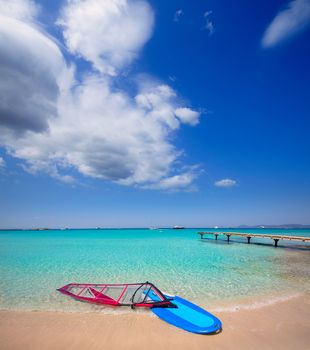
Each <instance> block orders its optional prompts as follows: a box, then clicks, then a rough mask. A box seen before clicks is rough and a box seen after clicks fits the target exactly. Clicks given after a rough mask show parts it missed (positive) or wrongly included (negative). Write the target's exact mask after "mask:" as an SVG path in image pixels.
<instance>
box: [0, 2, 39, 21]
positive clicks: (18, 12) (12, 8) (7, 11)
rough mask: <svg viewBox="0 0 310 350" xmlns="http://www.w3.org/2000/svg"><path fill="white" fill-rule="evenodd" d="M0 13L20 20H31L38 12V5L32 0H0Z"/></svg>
mask: <svg viewBox="0 0 310 350" xmlns="http://www.w3.org/2000/svg"><path fill="white" fill-rule="evenodd" d="M0 13H1V14H2V15H5V16H9V17H13V18H16V19H20V20H26V21H33V20H34V19H35V17H36V16H37V14H38V13H39V7H38V5H37V4H36V3H35V2H34V1H32V0H10V1H7V0H0Z"/></svg>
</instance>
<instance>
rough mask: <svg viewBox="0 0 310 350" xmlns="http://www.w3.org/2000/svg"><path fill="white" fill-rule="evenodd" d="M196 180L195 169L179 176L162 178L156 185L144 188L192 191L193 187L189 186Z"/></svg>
mask: <svg viewBox="0 0 310 350" xmlns="http://www.w3.org/2000/svg"><path fill="white" fill-rule="evenodd" d="M196 178H197V173H196V169H195V167H194V168H193V169H191V170H189V171H186V172H184V173H183V174H180V175H174V176H170V177H167V178H163V179H161V180H160V181H158V182H157V183H154V184H151V185H146V186H145V188H149V189H156V190H167V191H179V190H186V191H194V190H195V187H193V186H191V185H192V182H193V181H194V180H195V179H196Z"/></svg>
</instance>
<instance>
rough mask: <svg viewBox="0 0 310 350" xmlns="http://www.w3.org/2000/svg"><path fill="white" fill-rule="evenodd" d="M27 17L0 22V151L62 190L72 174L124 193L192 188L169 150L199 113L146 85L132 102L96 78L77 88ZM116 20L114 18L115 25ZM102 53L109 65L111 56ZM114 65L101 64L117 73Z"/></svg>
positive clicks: (161, 87)
mask: <svg viewBox="0 0 310 350" xmlns="http://www.w3.org/2000/svg"><path fill="white" fill-rule="evenodd" d="M25 3H28V2H25ZM80 3H81V2H80V1H75V2H70V3H69V5H70V4H71V5H72V6H73V5H74V4H77V5H78V4H80ZM85 3H88V4H92V3H93V2H92V1H86V2H85ZM124 3H126V4H127V2H124ZM134 3H135V5H136V6H138V4H142V2H134ZM143 4H145V3H144V2H143ZM143 6H144V5H143ZM109 11H110V10H108V12H109ZM25 13H27V11H25ZM17 17H18V18H24V19H23V20H20V19H16V18H17ZM26 17H27V16H26ZM26 17H21V15H20V12H18V14H17V15H16V16H13V14H12V13H10V14H9V15H1V21H0V71H1V77H2V80H1V81H0V135H1V137H0V145H2V146H4V147H5V148H6V149H7V152H8V153H9V154H10V155H11V156H13V157H16V158H19V159H21V160H23V161H24V165H23V167H24V169H26V170H27V171H29V172H31V173H37V172H45V173H48V174H49V175H50V176H52V177H55V178H57V179H59V180H61V181H64V182H68V183H70V182H74V181H75V179H74V177H73V176H72V173H74V171H77V172H79V173H80V174H82V175H84V176H87V177H92V178H98V179H103V180H108V181H113V182H115V183H118V184H122V185H138V186H140V187H144V188H153V189H172V188H173V189H177V188H179V189H182V190H187V189H188V188H190V187H191V183H192V181H194V179H195V177H196V176H197V174H196V172H195V168H192V169H191V170H184V168H183V166H180V169H179V171H176V170H175V168H176V166H175V164H176V163H175V162H176V161H177V160H179V158H180V155H181V154H182V151H180V150H177V149H176V148H175V147H174V145H173V144H172V143H171V133H172V132H173V131H174V130H176V129H178V128H179V127H180V126H181V124H183V123H185V124H186V123H187V124H190V125H195V124H197V123H198V119H199V113H198V112H195V111H193V110H191V109H190V108H188V107H186V106H184V105H183V104H182V103H181V102H180V100H179V98H178V96H177V93H176V92H175V91H174V90H173V89H172V88H171V87H169V86H168V85H166V84H162V83H155V82H154V81H152V79H150V78H144V79H140V81H139V82H138V87H137V88H138V93H137V94H136V96H131V95H129V94H128V93H127V92H126V91H125V90H121V89H120V88H119V87H118V88H116V87H115V84H114V78H113V77H108V76H107V75H105V74H102V73H100V72H98V71H90V72H88V74H86V75H85V76H84V77H82V78H80V79H79V82H78V81H77V80H75V71H74V69H73V68H70V67H69V66H68V65H67V64H66V62H65V60H64V57H63V55H62V53H61V51H60V49H59V48H58V46H57V44H56V43H55V42H54V41H53V40H52V39H51V38H50V37H49V36H47V35H46V34H44V33H43V32H41V31H40V29H39V27H37V26H36V25H35V24H34V23H35V18H33V17H31V16H30V17H31V19H29V20H28V19H26ZM30 17H29V18H30ZM27 18H28V17H27ZM103 18H105V16H104V15H103ZM134 18H135V15H134ZM121 20H122V16H119V17H116V19H115V22H116V23H114V25H115V26H117V21H121ZM149 20H150V21H151V22H152V20H153V19H152V18H150V19H149ZM128 23H131V22H130V21H128ZM132 25H134V24H132ZM151 25H152V23H151V24H150V26H151ZM65 30H66V29H65ZM123 30H124V31H125V32H126V31H128V28H127V27H126V28H123ZM129 32H130V31H129ZM83 33H84V34H83V35H86V34H85V32H83ZM122 34H123V35H125V34H124V33H122ZM97 35H100V33H99V34H98V33H97ZM84 39H86V37H85V38H84ZM90 39H91V40H94V37H93V33H91V34H90ZM97 39H98V38H97ZM99 39H100V36H99ZM99 39H98V40H99ZM7 42H10V45H7ZM81 45H82V46H83V45H84V43H82V44H81ZM116 46H117V45H116ZM102 50H103V49H102ZM107 50H108V51H107V52H108V54H107V56H106V57H109V55H110V54H111V50H112V48H111V47H108V48H107ZM115 52H116V53H117V52H119V47H115ZM103 53H104V52H103V51H101V54H103ZM103 56H104V55H103ZM132 58H133V56H132ZM112 61H113V60H112ZM112 61H111V60H110V59H108V61H106V60H103V61H102V62H101V63H102V64H103V66H104V65H105V64H107V62H110V63H111V65H112V66H113V67H114V68H115V67H116V66H114V65H113V62H112ZM127 63H128V62H127ZM94 64H95V62H94ZM123 64H125V62H123ZM118 68H119V67H118ZM103 71H104V70H103ZM72 170H74V171H73V172H72Z"/></svg>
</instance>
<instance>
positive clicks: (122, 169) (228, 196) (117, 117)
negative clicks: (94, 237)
mask: <svg viewBox="0 0 310 350" xmlns="http://www.w3.org/2000/svg"><path fill="white" fill-rule="evenodd" d="M10 4H11V5H10V6H8V5H7V2H6V1H2V0H0V16H1V17H0V19H1V21H0V72H1V73H0V74H1V76H2V79H1V80H2V82H0V207H1V211H0V226H1V228H7V227H11V228H14V227H42V226H44V227H45V226H46V227H67V226H68V227H94V226H103V227H140V226H142V227H143V226H146V227H148V226H172V225H185V226H191V227H199V226H200V227H203V226H215V225H218V226H220V225H221V226H234V225H240V224H248V225H258V224H283V223H301V224H309V217H310V185H309V180H310V165H309V159H310V157H309V153H310V152H309V150H310V145H309V144H310V141H309V137H308V134H309V115H310V106H309V101H310V88H309V81H310V68H309V62H310V49H309V42H310V30H309V29H310V1H309V0H294V1H268V2H262V1H251V2H248V1H237V2H231V1H197V2H195V3H194V4H193V3H189V2H188V1H169V2H167V1H148V2H147V1H118V0H111V1H96V0H85V1H80V0H78V1H74V2H72V1H71V2H67V1H53V2H50V1H43V0H42V1H36V2H34V1H29V0H27V1H26V0H14V1H12V2H10ZM8 42H9V43H10V45H8Z"/></svg>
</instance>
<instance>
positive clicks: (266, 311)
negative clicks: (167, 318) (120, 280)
mask: <svg viewBox="0 0 310 350" xmlns="http://www.w3.org/2000/svg"><path fill="white" fill-rule="evenodd" d="M253 302H254V303H255V301H254V300H253ZM210 311H211V309H210ZM213 312H214V311H213ZM214 313H215V315H216V316H217V317H219V318H220V319H221V320H222V322H223V331H222V332H221V333H220V334H217V335H209V336H203V335H196V334H192V333H188V332H185V331H183V330H180V329H178V328H176V327H173V326H171V325H169V324H167V323H165V322H163V321H161V320H160V319H158V318H157V317H156V316H155V315H153V314H151V315H152V317H150V316H149V315H147V314H146V313H142V312H141V313H140V312H138V313H137V312H134V313H133V312H132V313H126V314H114V315H113V314H105V313H100V312H90V313H78V312H55V311H6V310H0V348H1V349H3V350H13V349H14V350H18V349H23V350H27V349H33V350H36V349H56V348H58V349H64V348H66V349H77V350H79V349H85V347H86V348H87V349H102V348H104V349H105V348H106V349H111V350H114V349H115V350H117V349H135V350H140V349H141V350H142V349H144V348H145V347H146V346H147V348H148V349H151V350H153V349H154V350H155V349H158V348H159V349H174V348H176V349H189V348H192V349H197V350H198V349H205V348H206V346H208V347H209V349H215V348H216V349H247V350H248V349H260V350H262V349H299V350H303V349H308V348H309V344H310V295H309V293H304V294H302V295H299V296H296V297H292V298H289V299H287V300H280V301H278V302H275V303H273V304H270V305H262V306H260V307H258V308H255V309H238V310H226V311H224V310H222V311H218V312H214Z"/></svg>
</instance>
